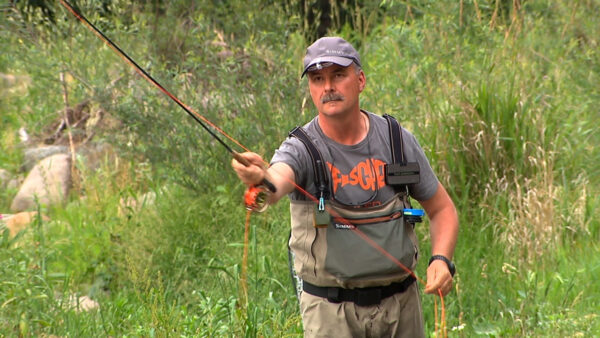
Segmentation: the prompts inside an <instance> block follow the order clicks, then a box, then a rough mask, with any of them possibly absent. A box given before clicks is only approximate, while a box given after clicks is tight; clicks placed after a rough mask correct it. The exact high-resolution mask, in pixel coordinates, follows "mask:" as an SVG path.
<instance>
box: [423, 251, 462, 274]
mask: <svg viewBox="0 0 600 338" xmlns="http://www.w3.org/2000/svg"><path fill="white" fill-rule="evenodd" d="M436 259H439V260H440V261H444V263H446V265H448V270H450V275H452V277H454V273H456V266H454V263H452V262H451V261H450V260H449V259H448V258H446V257H445V256H442V255H433V256H431V258H430V259H429V264H427V266H429V265H431V262H433V261H435V260H436Z"/></svg>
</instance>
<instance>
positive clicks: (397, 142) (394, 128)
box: [383, 114, 406, 165]
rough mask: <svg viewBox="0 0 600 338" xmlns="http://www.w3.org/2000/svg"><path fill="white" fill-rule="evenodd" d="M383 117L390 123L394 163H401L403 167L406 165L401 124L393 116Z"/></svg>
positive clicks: (386, 115)
mask: <svg viewBox="0 0 600 338" xmlns="http://www.w3.org/2000/svg"><path fill="white" fill-rule="evenodd" d="M383 117H385V119H386V120H387V121H388V128H389V131H390V144H391V145H392V162H393V163H394V164H396V163H399V164H402V165H406V159H405V158H404V148H403V144H402V131H401V130H400V124H399V123H398V120H396V119H395V118H394V117H393V116H391V115H388V114H384V115H383Z"/></svg>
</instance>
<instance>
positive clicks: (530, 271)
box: [0, 0, 600, 337]
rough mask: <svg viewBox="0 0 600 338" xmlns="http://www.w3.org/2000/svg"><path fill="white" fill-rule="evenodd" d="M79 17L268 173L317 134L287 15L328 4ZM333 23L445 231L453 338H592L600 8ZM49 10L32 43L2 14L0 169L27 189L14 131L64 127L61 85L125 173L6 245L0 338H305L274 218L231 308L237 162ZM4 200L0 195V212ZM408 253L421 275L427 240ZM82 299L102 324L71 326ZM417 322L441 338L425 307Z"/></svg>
mask: <svg viewBox="0 0 600 338" xmlns="http://www.w3.org/2000/svg"><path fill="white" fill-rule="evenodd" d="M25 3H26V2H21V3H20V4H18V6H21V5H22V4H25ZM77 3H78V5H79V6H80V7H79V8H80V9H81V10H82V11H83V12H84V13H85V14H86V16H88V18H89V19H90V20H91V21H92V22H94V23H97V24H98V26H99V27H100V28H101V29H102V30H103V31H104V32H105V34H106V35H107V36H109V37H110V38H111V39H114V41H115V42H116V43H117V44H118V45H119V46H120V47H121V48H122V49H123V50H125V51H127V52H128V53H129V54H130V56H131V57H132V58H133V59H135V60H136V61H137V62H138V63H139V64H140V65H141V66H142V67H144V68H145V69H147V70H148V71H149V72H150V74H151V75H152V76H154V77H155V78H156V79H157V80H158V81H159V82H160V83H161V84H162V85H163V86H164V87H165V88H167V89H168V90H170V91H171V92H172V93H173V94H175V95H176V96H177V97H178V98H180V99H181V101H182V102H185V104H187V105H188V106H189V107H191V108H192V109H193V110H194V111H196V112H197V113H199V114H201V115H202V116H203V117H206V118H207V119H208V120H210V121H211V122H212V123H214V124H215V125H217V126H219V128H221V129H222V130H224V131H225V132H227V133H228V134H230V135H231V136H232V137H233V138H234V139H236V140H240V142H241V143H242V144H244V145H245V146H247V147H249V148H250V149H251V150H252V151H255V152H257V153H260V154H263V155H264V156H265V158H266V159H268V157H269V156H270V154H271V153H272V152H273V149H275V148H276V147H277V146H278V144H279V143H280V142H281V140H283V139H284V138H285V137H286V136H287V131H288V130H290V129H291V128H292V127H294V126H295V125H299V124H303V123H305V122H307V121H308V120H310V119H311V118H312V116H313V115H314V113H315V112H314V109H313V108H312V105H311V103H310V98H309V96H308V94H307V92H306V89H305V85H306V84H305V82H303V80H300V79H299V75H300V72H301V64H300V63H301V59H302V57H303V53H304V50H305V47H306V44H307V40H312V38H313V37H314V36H316V35H318V34H319V33H317V27H315V26H316V24H315V21H312V24H311V23H310V22H309V19H308V17H307V16H306V15H307V12H302V11H301V8H306V6H308V7H311V6H312V7H311V8H312V11H313V14H312V15H313V16H314V17H313V19H311V20H319V18H321V16H320V15H321V14H322V13H318V10H319V9H318V8H317V7H318V6H317V5H318V4H321V2H317V1H287V2H283V3H281V2H270V1H259V2H243V1H229V2H214V1H200V2H198V1H180V2H173V3H171V2H164V1H153V2H128V1H112V2H109V1H104V2H102V3H103V4H106V11H101V10H99V9H98V7H97V6H100V3H99V2H94V1H79V2H77ZM329 3H330V5H331V6H332V8H331V9H330V10H331V11H330V14H331V17H332V18H333V19H334V20H333V23H332V25H331V26H329V28H328V32H329V33H331V34H339V35H342V36H344V37H346V38H348V39H349V40H351V41H352V42H353V43H355V44H356V45H357V46H359V48H360V52H361V56H362V59H363V63H364V69H365V72H366V74H367V80H368V82H367V83H368V84H367V88H366V90H365V92H364V93H363V95H362V96H361V99H362V102H361V104H362V106H363V108H365V109H367V110H369V111H373V112H375V113H378V114H382V113H389V114H392V115H394V116H396V117H397V118H399V120H400V121H401V122H402V124H403V125H404V126H405V127H406V128H407V129H409V130H410V131H411V132H413V133H414V134H415V135H416V136H417V138H418V139H419V141H420V142H421V144H422V145H423V146H424V148H425V149H426V152H427V154H428V157H429V159H430V161H431V163H432V165H433V167H434V168H435V170H436V172H437V173H438V174H439V178H440V180H441V181H442V182H443V183H444V185H445V186H446V187H447V189H448V190H449V191H450V193H451V194H452V196H453V198H454V201H455V203H456V205H457V207H458V209H459V214H460V218H461V225H462V228H461V234H460V237H459V243H458V247H457V250H456V255H455V260H456V263H457V266H458V274H457V276H456V289H455V291H454V292H453V293H452V294H451V295H450V296H448V297H446V299H445V306H446V316H447V320H448V328H449V329H450V331H449V333H450V335H451V336H467V337H468V336H474V335H484V336H546V335H548V332H552V334H553V335H559V336H579V335H583V336H594V335H597V334H598V332H600V327H599V326H598V323H600V321H599V320H598V315H597V313H596V312H597V311H596V310H595V308H596V304H595V303H596V302H597V299H598V298H599V297H600V289H599V288H600V285H597V284H598V283H591V284H590V283H589V280H597V279H598V278H599V277H600V269H599V268H598V266H600V261H599V260H598V259H599V258H598V257H600V255H599V253H600V248H599V247H598V245H597V242H598V239H600V237H599V236H600V221H599V220H600V214H599V211H598V210H600V198H599V197H598V196H600V194H599V190H598V187H599V186H600V185H599V183H600V169H598V168H600V166H598V163H600V150H599V148H598V147H597V146H596V145H597V144H599V143H600V130H598V128H599V127H598V126H599V125H600V123H599V122H600V121H599V115H598V109H597V107H598V104H599V102H600V92H599V89H598V86H597V84H598V83H600V80H599V79H598V74H600V55H599V54H598V43H599V41H598V36H600V32H599V31H598V30H599V26H598V25H597V23H596V20H595V17H594V16H593V13H597V12H598V10H599V9H600V4H599V3H598V2H597V1H591V0H590V1H578V2H567V1H555V2H542V1H525V2H519V1H495V0H490V1H483V0H481V1H469V0H465V1H448V2H437V1H411V2H405V1H387V0H386V1H376V2H364V3H363V2H360V1H347V2H329ZM333 5H335V6H338V7H335V6H333ZM315 6H317V7H315ZM52 9H53V11H54V15H55V20H54V23H52V24H50V23H46V24H40V23H39V21H40V20H39V19H40V17H41V16H40V15H41V14H40V12H31V13H30V14H27V13H25V14H24V12H19V10H22V8H16V9H15V7H14V6H12V5H11V6H6V7H2V8H0V10H5V11H6V13H7V14H8V15H7V16H6V20H4V21H2V22H0V28H1V29H0V48H1V49H2V51H3V53H1V54H0V75H4V74H6V75H11V76H14V77H2V78H1V79H0V80H1V82H0V90H1V92H0V103H1V104H0V123H1V126H2V128H1V130H0V147H1V149H2V151H1V152H0V167H2V168H3V169H8V170H9V171H10V172H11V173H12V174H15V175H16V174H17V173H19V171H20V167H21V162H22V157H23V155H22V148H21V145H20V141H19V138H18V130H19V128H21V127H25V128H26V129H27V130H28V131H29V132H30V134H31V135H32V136H33V138H34V139H39V137H40V136H41V134H42V133H43V129H44V127H45V126H47V125H48V124H49V121H54V120H55V119H56V118H57V116H58V114H59V113H60V112H61V111H62V109H64V102H63V97H62V94H63V89H62V85H61V83H60V81H59V80H58V79H59V75H60V73H61V72H64V73H65V74H66V77H67V84H68V89H69V98H70V102H71V103H72V104H76V103H78V102H81V101H83V100H84V99H90V100H91V102H92V105H93V106H94V108H101V109H103V110H104V111H106V112H107V113H108V114H110V115H112V116H113V117H118V119H119V120H120V121H121V124H120V126H121V129H119V130H118V131H117V132H115V133H113V132H112V131H111V132H110V133H109V132H107V131H101V130H99V131H98V135H97V139H98V140H102V141H110V142H112V143H113V144H115V145H116V146H117V147H119V149H120V151H119V154H120V157H119V158H118V159H113V160H108V159H107V160H106V161H104V162H103V164H102V166H101V168H100V169H99V170H98V171H96V172H87V171H85V170H83V169H81V170H83V171H82V175H81V176H82V181H81V189H80V190H81V193H82V195H83V196H82V198H73V199H72V200H70V201H69V202H68V203H67V205H65V206H64V207H56V208H53V209H48V210H41V211H42V213H43V214H46V215H47V216H49V220H45V221H43V220H42V219H39V220H38V221H36V222H35V223H34V224H33V225H32V226H30V227H29V229H28V230H26V231H25V232H23V233H21V234H20V235H19V236H17V237H16V238H14V239H11V238H9V237H8V232H3V235H4V236H3V237H1V239H0V336H3V335H6V336H19V335H21V336H43V335H46V336H48V335H56V336H73V335H76V336H171V335H178V336H301V322H300V318H299V314H298V308H297V303H296V299H295V296H294V294H293V291H292V289H291V283H290V281H289V276H288V270H287V257H286V254H287V253H286V240H287V235H288V231H289V230H288V228H289V226H288V219H289V212H288V210H287V205H286V203H285V202H282V203H280V204H279V205H276V206H274V207H272V208H270V209H269V210H268V211H267V212H266V213H265V214H261V215H254V216H253V217H252V218H251V227H250V229H251V233H250V239H251V240H250V243H249V252H250V255H249V266H248V269H249V270H248V290H249V295H248V302H247V303H243V301H242V299H243V297H241V289H240V282H239V278H240V274H241V269H242V267H241V260H242V258H241V257H242V252H243V245H244V244H243V236H244V224H243V220H244V210H243V207H242V201H241V196H242V194H243V186H242V184H241V183H239V182H238V181H237V179H236V178H235V177H234V174H233V173H232V171H231V170H230V168H229V161H230V155H229V154H228V153H227V152H226V151H225V149H224V148H222V147H221V146H220V145H219V144H218V143H216V142H215V141H214V140H213V139H212V138H211V137H210V136H209V135H207V133H206V132H205V131H204V130H202V127H200V126H199V125H198V124H197V123H196V122H195V121H193V120H192V118H190V117H189V116H187V115H186V114H185V112H183V111H182V110H181V109H180V108H179V107H178V106H177V105H176V104H174V103H173V102H171V101H170V100H169V99H168V98H167V97H166V96H165V95H164V94H162V93H161V92H160V91H158V90H157V89H156V88H154V87H152V86H151V85H150V84H148V83H147V82H145V81H144V80H143V79H142V78H141V77H140V76H139V75H137V74H136V73H135V72H133V71H132V69H131V68H130V67H129V66H128V65H127V64H125V63H124V62H123V61H122V60H121V59H119V58H118V57H117V56H116V55H115V54H114V52H113V51H112V50H111V49H110V48H108V47H106V46H105V45H103V44H102V42H100V41H99V40H98V39H97V37H95V36H94V35H93V34H91V33H90V32H89V31H87V30H86V29H84V27H83V26H82V25H81V24H80V23H78V22H77V21H75V20H74V19H73V18H72V17H71V16H70V15H69V14H68V13H67V12H65V11H64V10H63V9H62V7H60V5H59V4H58V3H52ZM24 15H31V16H30V19H29V20H24ZM224 140H225V142H227V143H228V144H230V145H231V146H232V147H233V148H234V149H235V150H237V151H242V149H241V147H240V146H238V145H235V144H234V143H233V141H231V140H229V139H226V138H224ZM21 174H24V173H21ZM189 188H192V189H189ZM15 193H16V191H14V189H12V190H11V189H6V190H2V191H0V208H2V209H0V212H2V213H6V211H5V210H6V209H8V207H9V206H10V202H11V198H12V196H14V194H15ZM126 201H127V203H126ZM133 201H137V202H133ZM418 235H419V237H420V238H421V243H422V246H421V249H422V253H423V255H424V256H426V255H427V254H426V253H427V252H428V251H429V241H428V231H427V224H424V225H422V226H420V227H419V228H418ZM425 268H426V267H425V264H419V266H418V269H417V275H419V276H425ZM83 295H87V296H89V297H91V298H93V299H94V300H96V301H98V302H99V304H100V307H99V309H97V310H93V311H90V312H78V311H76V310H75V309H73V308H70V307H68V306H65V304H66V303H67V301H68V300H69V299H70V298H71V297H73V296H83ZM423 309H424V313H425V320H426V326H427V330H428V332H429V333H431V334H433V330H434V313H433V309H434V305H433V297H429V296H423Z"/></svg>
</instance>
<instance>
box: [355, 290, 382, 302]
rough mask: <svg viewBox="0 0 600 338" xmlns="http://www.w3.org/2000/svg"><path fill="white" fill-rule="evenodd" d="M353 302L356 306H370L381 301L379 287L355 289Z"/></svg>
mask: <svg viewBox="0 0 600 338" xmlns="http://www.w3.org/2000/svg"><path fill="white" fill-rule="evenodd" d="M354 303H355V304H356V305H358V306H370V305H377V304H379V303H381V288H369V289H361V290H356V294H355V295H354Z"/></svg>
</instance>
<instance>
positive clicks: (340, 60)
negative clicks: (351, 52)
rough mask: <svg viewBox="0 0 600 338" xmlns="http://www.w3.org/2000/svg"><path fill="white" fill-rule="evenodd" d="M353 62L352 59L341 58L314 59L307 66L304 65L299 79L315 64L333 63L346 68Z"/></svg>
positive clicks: (325, 57)
mask: <svg viewBox="0 0 600 338" xmlns="http://www.w3.org/2000/svg"><path fill="white" fill-rule="evenodd" d="M353 61H354V60H352V59H349V58H345V57H341V56H322V57H319V58H316V59H314V60H312V61H311V63H309V64H308V65H306V67H304V71H303V72H302V75H301V76H300V77H301V78H302V77H304V75H305V74H306V72H307V71H308V69H309V68H310V67H312V66H314V65H316V64H317V63H326V62H331V63H335V64H336V65H340V66H342V67H348V66H350V64H351V63H352V62H353Z"/></svg>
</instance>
